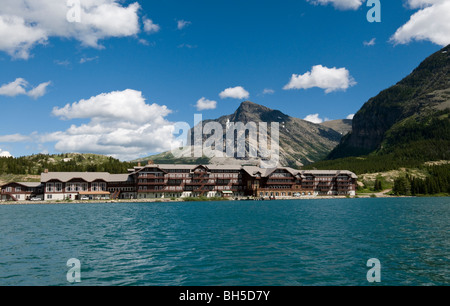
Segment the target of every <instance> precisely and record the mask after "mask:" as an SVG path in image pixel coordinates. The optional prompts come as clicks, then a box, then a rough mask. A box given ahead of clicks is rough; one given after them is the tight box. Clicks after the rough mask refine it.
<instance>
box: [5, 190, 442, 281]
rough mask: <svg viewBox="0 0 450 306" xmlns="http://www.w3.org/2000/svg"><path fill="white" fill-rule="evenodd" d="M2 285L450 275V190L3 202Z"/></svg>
mask: <svg viewBox="0 0 450 306" xmlns="http://www.w3.org/2000/svg"><path fill="white" fill-rule="evenodd" d="M0 229H1V233H0V285H44V286H46V285H73V284H71V283H69V282H68V281H67V277H66V276H67V273H68V271H69V267H67V265H66V263H67V261H68V260H69V259H70V258H77V259H78V260H79V261H80V263H81V283H78V284H75V285H81V286H83V285H146V286H152V285H158V286H159V285H163V286H166V285H170V286H180V285H182V286H197V285H200V286H209V285H211V286H212V285H214V286H237V285H243V286H247V285H248V286H302V285H357V286H359V285H372V284H370V283H369V282H368V281H367V278H366V275H367V272H368V271H369V269H370V267H367V265H366V264H367V261H368V260H369V259H371V258H377V259H379V261H380V263H381V283H379V285H450V231H449V229H450V199H449V198H393V199H384V198H383V199H382V198H379V199H335V200H334V199H326V200H292V201H237V202H189V203H134V204H126V203H120V204H119V203H116V204H67V205H66V204H58V205H18V206H0Z"/></svg>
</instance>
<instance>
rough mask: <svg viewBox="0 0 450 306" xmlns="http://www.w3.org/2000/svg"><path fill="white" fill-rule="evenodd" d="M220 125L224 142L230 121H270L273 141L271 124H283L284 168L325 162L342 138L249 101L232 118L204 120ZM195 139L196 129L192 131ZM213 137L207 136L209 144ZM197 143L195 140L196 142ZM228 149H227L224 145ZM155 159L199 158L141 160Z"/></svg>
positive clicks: (162, 157)
mask: <svg viewBox="0 0 450 306" xmlns="http://www.w3.org/2000/svg"><path fill="white" fill-rule="evenodd" d="M212 121H214V122H218V123H220V125H221V126H222V128H223V131H224V139H225V134H226V126H227V122H242V123H243V124H247V123H249V122H254V123H256V124H258V123H259V122H267V126H268V132H269V141H270V130H271V129H270V127H271V125H270V124H271V122H278V123H279V135H280V136H279V138H280V164H281V165H283V166H292V167H300V166H302V165H303V164H309V163H312V162H315V161H318V160H321V159H323V158H325V157H326V156H327V154H328V153H329V152H330V151H331V150H332V149H333V148H334V147H335V146H336V145H337V144H338V143H339V141H340V139H341V137H342V135H341V133H340V132H337V131H335V130H334V129H332V128H331V127H327V126H324V125H319V124H314V123H311V122H308V121H305V120H302V119H298V118H294V117H290V116H288V115H286V114H284V113H282V112H281V111H278V110H273V109H270V108H268V107H265V106H262V105H259V104H256V103H253V102H250V101H245V102H243V103H242V104H241V105H240V106H239V108H238V109H237V110H236V111H235V112H234V113H233V114H230V115H226V116H222V117H220V118H218V119H216V120H204V121H203V126H204V125H205V124H207V123H209V122H212ZM191 134H192V137H191V139H192V138H193V129H192V130H191ZM210 136H211V135H204V136H203V141H206V139H207V138H209V137H210ZM192 143H194V141H192ZM224 149H225V146H224ZM246 152H247V154H246V155H247V156H248V139H247V141H246ZM147 159H153V160H154V161H155V162H165V163H166V162H180V160H181V161H182V162H190V161H191V162H195V160H196V159H194V158H193V159H174V158H173V155H171V153H169V152H166V153H162V154H159V155H155V156H150V157H146V158H143V159H141V160H147ZM260 160H261V158H260V156H259V157H258V158H256V159H255V158H253V159H252V158H239V157H237V156H235V157H234V158H228V157H223V158H217V157H213V158H211V159H209V160H202V161H203V162H205V161H207V162H210V163H214V164H258V163H259V161H260Z"/></svg>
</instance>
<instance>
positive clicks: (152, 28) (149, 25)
mask: <svg viewBox="0 0 450 306" xmlns="http://www.w3.org/2000/svg"><path fill="white" fill-rule="evenodd" d="M160 29H161V27H160V26H159V25H157V24H155V23H153V21H152V20H151V19H147V18H144V31H145V32H147V33H149V34H151V33H157V32H159V30H160Z"/></svg>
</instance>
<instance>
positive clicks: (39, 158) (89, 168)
mask: <svg viewBox="0 0 450 306" xmlns="http://www.w3.org/2000/svg"><path fill="white" fill-rule="evenodd" d="M55 156H57V157H59V159H61V160H60V161H56V162H55V161H53V160H52V156H50V155H44V154H38V155H32V156H25V157H17V158H14V157H7V158H6V157H4V158H0V174H31V175H39V174H41V173H42V172H44V170H45V169H48V171H50V172H109V173H112V174H118V173H127V169H130V168H133V166H136V163H130V162H121V161H119V160H117V159H115V158H112V157H107V158H93V157H85V156H83V155H75V156H74V157H72V156H71V158H70V160H67V161H63V160H62V158H64V157H65V154H61V155H55Z"/></svg>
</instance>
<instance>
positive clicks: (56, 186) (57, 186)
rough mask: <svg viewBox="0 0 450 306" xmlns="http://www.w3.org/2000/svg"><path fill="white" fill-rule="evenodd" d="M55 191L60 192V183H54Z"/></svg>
mask: <svg viewBox="0 0 450 306" xmlns="http://www.w3.org/2000/svg"><path fill="white" fill-rule="evenodd" d="M55 191H56V192H61V191H62V184H61V183H56V184H55Z"/></svg>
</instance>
